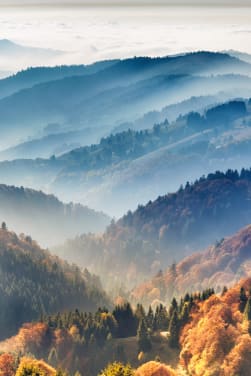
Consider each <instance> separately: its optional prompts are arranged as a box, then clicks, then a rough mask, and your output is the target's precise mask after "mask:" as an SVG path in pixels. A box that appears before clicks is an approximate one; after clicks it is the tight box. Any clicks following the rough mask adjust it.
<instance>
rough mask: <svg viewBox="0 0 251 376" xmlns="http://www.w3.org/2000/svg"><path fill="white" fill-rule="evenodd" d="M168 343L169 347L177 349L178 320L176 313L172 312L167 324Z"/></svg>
mask: <svg viewBox="0 0 251 376" xmlns="http://www.w3.org/2000/svg"><path fill="white" fill-rule="evenodd" d="M169 335H170V337H169V343H170V346H171V347H177V348H178V347H179V319H178V314H177V311H176V310H174V311H173V314H172V317H171V320H170V324H169Z"/></svg>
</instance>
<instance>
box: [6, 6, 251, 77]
mask: <svg viewBox="0 0 251 376" xmlns="http://www.w3.org/2000/svg"><path fill="white" fill-rule="evenodd" d="M0 1H1V0H0ZM250 24H251V9H242V8H234V9H223V8H217V9H215V8H210V9H209V8H204V7H203V8H198V7H196V8H192V9H190V8H175V7H170V8H167V7H165V8H158V7H144V8H133V7H125V8H117V7H109V8H102V7H99V8H97V7H86V8H84V7H83V8H80V9H76V8H74V7H73V8H71V7H70V8H69V7H62V8H60V9H56V8H55V9H54V8H32V7H28V8H25V7H24V8H15V7H12V8H1V12H0V39H1V38H7V39H10V40H13V41H15V42H17V43H20V44H24V45H28V46H34V47H38V46H39V47H41V48H51V49H56V50H64V51H67V53H66V54H64V55H62V56H56V57H55V59H51V60H50V61H49V59H47V60H46V59H44V60H42V61H39V63H40V65H41V64H45V65H48V64H50V65H54V64H72V63H75V64H79V63H90V62H93V61H96V60H100V59H109V58H123V57H129V56H134V55H150V56H156V55H167V54H175V53H179V52H183V51H188V50H190V49H191V50H202V49H204V50H228V49H235V50H241V51H243V52H244V51H245V52H249V53H251V34H250ZM240 31H241V32H240ZM18 64H19V65H18ZM34 64H36V65H37V64H38V62H37V61H35V57H34V59H30V60H29V61H28V62H27V61H22V60H19V61H15V60H13V59H12V60H10V59H9V60H6V61H4V59H3V57H2V56H1V59H0V70H8V71H9V70H17V69H20V68H25V67H26V66H30V65H34Z"/></svg>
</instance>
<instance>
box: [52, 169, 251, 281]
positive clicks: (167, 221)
mask: <svg viewBox="0 0 251 376" xmlns="http://www.w3.org/2000/svg"><path fill="white" fill-rule="evenodd" d="M250 194H251V172H250V170H244V169H243V170H242V171H241V173H240V174H239V173H238V172H237V171H232V170H229V171H227V172H226V173H222V172H216V173H214V174H209V175H208V176H207V177H202V178H200V179H199V180H197V181H196V182H195V183H193V184H190V183H187V184H186V185H185V187H181V188H180V189H179V190H178V191H177V192H176V193H173V194H168V195H166V196H162V197H158V198H157V199H156V200H155V201H153V202H152V201H150V202H149V203H148V204H147V205H145V206H142V205H141V206H139V207H138V209H137V210H136V211H134V212H128V213H127V214H126V215H125V216H124V217H122V218H121V219H120V220H118V221H117V222H113V223H112V224H111V225H110V226H109V227H108V229H107V230H106V232H105V233H104V234H103V236H95V235H82V236H80V237H77V238H76V239H73V240H69V241H67V242H66V243H65V245H64V246H63V247H60V249H59V250H58V252H60V254H61V255H63V256H64V257H65V258H67V259H69V260H72V261H73V260H74V261H75V262H78V263H79V264H80V265H81V264H82V263H84V264H85V265H87V266H88V267H89V268H91V270H93V271H95V272H96V273H98V274H100V275H101V276H102V277H103V278H104V276H105V278H104V280H105V283H108V281H109V278H108V277H110V278H112V279H113V280H116V279H117V280H118V281H120V282H122V281H123V283H126V285H127V288H129V287H130V286H131V287H132V286H133V285H134V284H135V283H136V282H137V281H139V280H142V278H143V277H145V276H149V273H150V274H154V273H156V272H157V271H158V270H159V269H160V268H162V269H163V268H164V269H165V268H166V267H167V266H170V265H171V264H172V263H174V262H178V261H180V260H181V259H182V258H183V257H184V256H185V255H189V254H191V253H192V252H194V251H195V250H197V249H201V248H203V247H205V246H207V245H209V244H211V243H212V242H215V241H216V240H217V239H221V238H222V237H225V236H227V235H230V234H232V233H233V232H235V231H237V230H238V229H240V228H241V227H243V226H245V225H248V224H249V223H250V218H251V201H250ZM61 252H62V253H61ZM111 263H112V265H113V269H112V271H111V270H110V265H111ZM125 270H126V273H125ZM121 273H122V274H121ZM121 276H122V278H121Z"/></svg>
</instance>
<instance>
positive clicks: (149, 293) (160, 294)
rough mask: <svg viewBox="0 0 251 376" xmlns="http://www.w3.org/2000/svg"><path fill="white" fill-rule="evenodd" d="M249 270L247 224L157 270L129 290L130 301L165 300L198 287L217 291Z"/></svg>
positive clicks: (250, 245) (249, 230)
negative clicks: (204, 248) (130, 291)
mask: <svg viewBox="0 0 251 376" xmlns="http://www.w3.org/2000/svg"><path fill="white" fill-rule="evenodd" d="M250 272H251V225H249V226H247V227H245V228H244V229H241V230H240V231H239V232H237V233H236V234H234V235H232V236H230V237H227V238H225V239H224V238H222V239H221V240H219V241H217V242H215V243H214V244H213V245H211V246H210V247H208V248H207V249H206V250H205V251H204V252H198V253H194V254H192V255H191V256H188V257H186V258H184V259H183V260H181V261H180V262H179V263H178V264H177V265H175V264H174V265H172V266H171V267H170V268H168V269H167V271H165V272H162V271H159V272H158V273H157V274H156V276H155V277H154V278H152V279H151V280H148V281H145V282H144V283H142V284H141V285H139V286H138V287H137V288H135V289H134V290H133V291H132V293H131V300H132V301H136V302H138V301H140V302H142V303H143V304H145V305H149V304H151V303H152V302H153V301H158V300H160V301H169V300H170V299H172V297H173V296H176V297H177V296H181V295H182V294H185V292H188V291H202V290H203V289H207V288H209V286H211V287H212V288H214V289H215V290H216V292H219V291H221V290H222V288H223V287H224V286H229V287H230V286H232V285H233V284H234V283H236V282H237V281H238V280H239V279H240V278H246V277H249V276H250Z"/></svg>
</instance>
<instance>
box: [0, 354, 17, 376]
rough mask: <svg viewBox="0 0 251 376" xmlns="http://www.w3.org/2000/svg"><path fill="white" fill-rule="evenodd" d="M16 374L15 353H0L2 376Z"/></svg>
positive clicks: (0, 372) (0, 371)
mask: <svg viewBox="0 0 251 376" xmlns="http://www.w3.org/2000/svg"><path fill="white" fill-rule="evenodd" d="M14 375H15V359H14V357H13V355H11V354H8V353H5V354H1V355H0V376H14Z"/></svg>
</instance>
